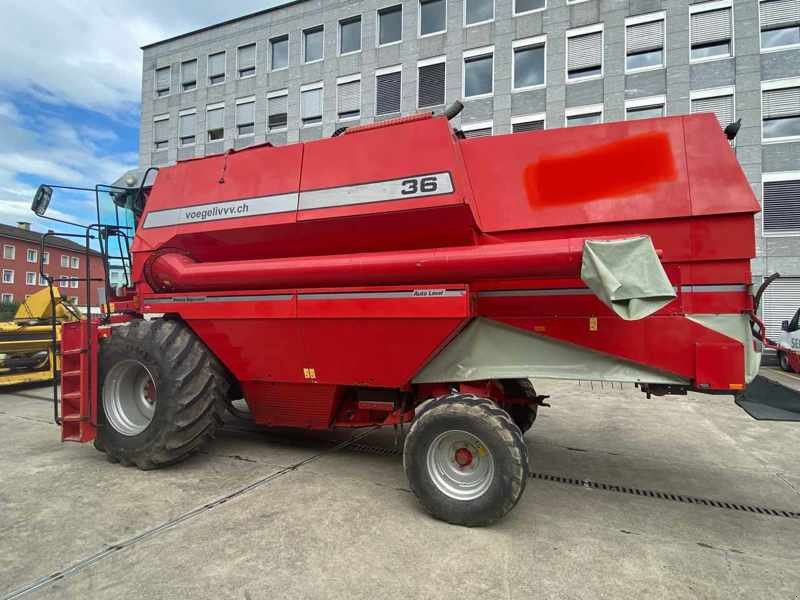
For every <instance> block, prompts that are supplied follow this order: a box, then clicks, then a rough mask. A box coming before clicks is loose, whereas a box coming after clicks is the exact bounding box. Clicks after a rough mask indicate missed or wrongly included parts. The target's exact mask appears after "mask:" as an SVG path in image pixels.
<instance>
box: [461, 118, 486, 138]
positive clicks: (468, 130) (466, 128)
mask: <svg viewBox="0 0 800 600" xmlns="http://www.w3.org/2000/svg"><path fill="white" fill-rule="evenodd" d="M461 131H462V132H463V133H464V137H465V138H476V137H488V136H490V135H492V122H491V121H483V122H481V123H465V124H462V125H461Z"/></svg>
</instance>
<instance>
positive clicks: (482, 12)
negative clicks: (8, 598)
mask: <svg viewBox="0 0 800 600" xmlns="http://www.w3.org/2000/svg"><path fill="white" fill-rule="evenodd" d="M489 21H494V0H464V26H465V27H469V26H470V25H479V24H481V23H488V22H489Z"/></svg>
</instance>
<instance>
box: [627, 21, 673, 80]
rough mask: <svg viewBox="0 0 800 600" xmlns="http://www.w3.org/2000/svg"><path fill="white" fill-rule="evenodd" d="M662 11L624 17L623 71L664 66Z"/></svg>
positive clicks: (629, 71)
mask: <svg viewBox="0 0 800 600" xmlns="http://www.w3.org/2000/svg"><path fill="white" fill-rule="evenodd" d="M664 23H665V15H664V13H663V12H662V13H656V14H652V15H642V16H638V17H632V18H630V19H625V71H626V72H628V73H631V72H634V71H645V70H649V69H661V68H663V67H664Z"/></svg>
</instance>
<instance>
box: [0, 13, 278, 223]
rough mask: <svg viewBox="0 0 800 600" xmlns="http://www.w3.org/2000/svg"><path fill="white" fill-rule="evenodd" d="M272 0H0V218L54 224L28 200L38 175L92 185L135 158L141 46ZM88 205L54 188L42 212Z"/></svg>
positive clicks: (81, 218)
mask: <svg viewBox="0 0 800 600" xmlns="http://www.w3.org/2000/svg"><path fill="white" fill-rule="evenodd" d="M281 3H282V1H281V0H261V1H260V2H259V1H256V0H238V1H227V2H220V1H219V0H184V1H183V2H179V1H178V0H105V1H104V2H99V1H97V0H47V1H45V2H38V1H35V0H34V1H30V0H28V1H24V0H0V14H3V15H4V23H5V24H4V26H3V34H2V35H0V57H2V58H0V222H2V223H8V224H16V222H17V221H29V222H32V223H33V228H34V229H36V230H38V231H44V230H47V229H58V226H54V225H53V223H52V222H48V221H45V220H42V219H39V218H37V217H35V216H34V214H33V213H32V212H31V210H30V204H31V199H32V197H33V194H34V192H35V190H36V187H37V186H38V185H39V184H40V183H48V184H56V185H67V186H77V187H93V186H94V185H95V184H97V183H106V184H107V183H111V182H113V181H114V180H116V179H117V178H118V177H119V176H120V175H122V174H123V173H124V172H125V171H127V170H128V169H131V168H135V167H136V166H138V137H139V133H138V131H139V105H140V100H141V78H142V52H141V50H140V47H141V46H143V45H146V44H149V43H152V42H155V41H158V40H161V39H164V38H167V37H171V36H174V35H178V34H180V33H185V32H187V31H191V30H193V29H197V28H199V27H204V26H206V25H211V24H213V23H216V22H219V21H223V20H225V19H230V18H233V17H237V16H240V15H244V14H247V13H250V12H255V11H257V10H262V9H264V8H269V7H271V6H274V5H277V4H281ZM187 7H190V8H188V9H187ZM93 212H94V196H93V194H79V193H66V192H59V190H56V193H55V194H54V195H53V199H52V201H51V204H50V209H49V210H48V213H47V214H48V215H52V216H55V217H59V218H62V219H67V220H73V221H78V222H82V223H85V222H88V220H89V219H90V218H91V214H92V213H93ZM95 220H96V219H95Z"/></svg>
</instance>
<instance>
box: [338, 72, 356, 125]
mask: <svg viewBox="0 0 800 600" xmlns="http://www.w3.org/2000/svg"><path fill="white" fill-rule="evenodd" d="M336 116H337V117H338V119H339V120H340V121H346V120H349V119H358V118H359V117H360V116H361V75H350V76H349V77H340V78H339V79H337V80H336Z"/></svg>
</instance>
